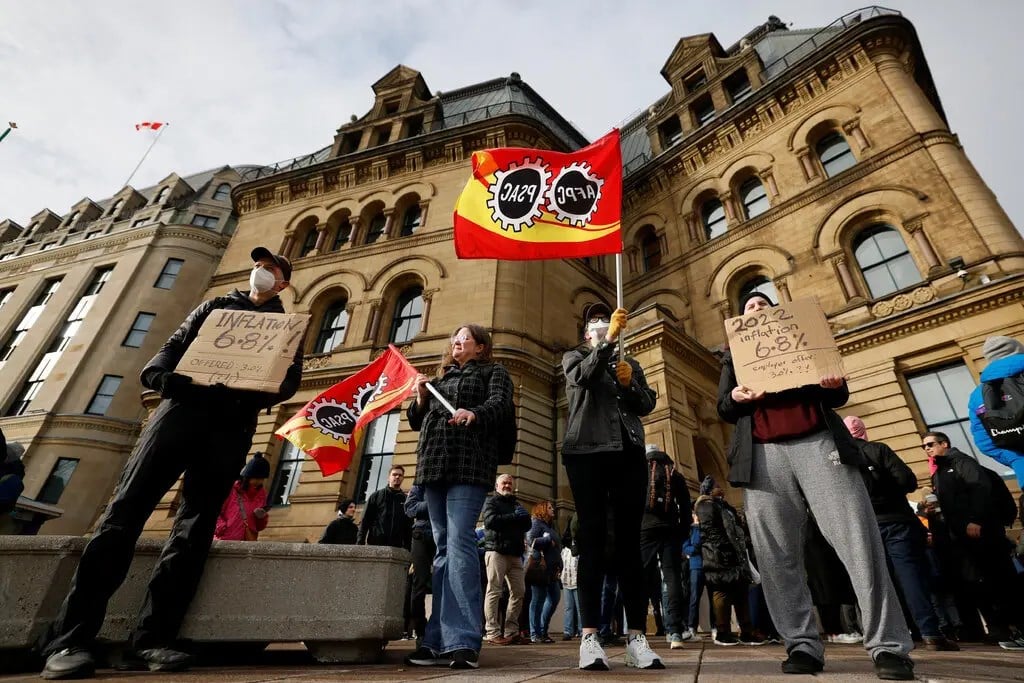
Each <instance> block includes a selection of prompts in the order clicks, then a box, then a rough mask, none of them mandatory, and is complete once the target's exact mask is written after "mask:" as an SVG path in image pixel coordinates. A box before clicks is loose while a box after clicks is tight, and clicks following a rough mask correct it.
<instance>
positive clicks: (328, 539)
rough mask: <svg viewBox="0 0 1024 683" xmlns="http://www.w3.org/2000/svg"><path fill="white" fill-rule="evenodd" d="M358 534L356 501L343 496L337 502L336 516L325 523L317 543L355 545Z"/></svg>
mask: <svg viewBox="0 0 1024 683" xmlns="http://www.w3.org/2000/svg"><path fill="white" fill-rule="evenodd" d="M358 535H359V525H357V524H356V502H355V501H354V500H352V499H351V498H345V499H343V500H342V501H341V503H339V504H338V518H337V519H335V520H334V521H333V522H331V523H330V524H328V525H327V527H326V528H325V529H324V533H323V536H321V537H320V540H319V541H318V543H335V544H338V545H355V542H356V537H357V536H358Z"/></svg>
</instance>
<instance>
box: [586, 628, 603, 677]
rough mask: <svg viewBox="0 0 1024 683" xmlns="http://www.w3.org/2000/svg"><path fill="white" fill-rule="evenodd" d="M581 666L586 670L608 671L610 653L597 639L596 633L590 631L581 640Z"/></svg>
mask: <svg viewBox="0 0 1024 683" xmlns="http://www.w3.org/2000/svg"><path fill="white" fill-rule="evenodd" d="M580 668H581V669H584V670H586V671H608V669H609V666H608V655H606V654H605V653H604V648H603V647H601V643H600V642H599V641H598V640H597V634H596V633H588V634H587V635H585V636H583V639H582V640H581V641H580Z"/></svg>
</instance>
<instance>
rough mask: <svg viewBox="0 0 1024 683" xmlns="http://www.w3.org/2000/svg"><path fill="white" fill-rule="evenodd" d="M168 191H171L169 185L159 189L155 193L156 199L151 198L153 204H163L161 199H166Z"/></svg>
mask: <svg viewBox="0 0 1024 683" xmlns="http://www.w3.org/2000/svg"><path fill="white" fill-rule="evenodd" d="M170 193H171V188H169V187H165V188H163V189H161V190H160V193H159V194H157V196H156V199H154V200H153V203H154V204H163V201H164V200H165V199H167V195H169V194H170Z"/></svg>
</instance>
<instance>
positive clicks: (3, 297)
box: [0, 287, 14, 308]
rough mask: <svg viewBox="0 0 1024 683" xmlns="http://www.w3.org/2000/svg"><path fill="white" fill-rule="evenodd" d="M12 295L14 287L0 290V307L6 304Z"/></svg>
mask: <svg viewBox="0 0 1024 683" xmlns="http://www.w3.org/2000/svg"><path fill="white" fill-rule="evenodd" d="M12 296H14V287H11V288H10V289H5V290H3V291H0V308H3V307H4V306H6V305H7V302H8V301H10V300H11V297H12Z"/></svg>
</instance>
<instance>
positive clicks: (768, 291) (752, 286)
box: [736, 275, 779, 315]
mask: <svg viewBox="0 0 1024 683" xmlns="http://www.w3.org/2000/svg"><path fill="white" fill-rule="evenodd" d="M751 292H760V293H761V294H764V295H765V296H767V297H768V298H770V299H771V300H772V301H774V302H775V303H779V292H778V290H776V289H775V283H773V282H772V281H771V280H769V279H768V278H766V277H765V276H763V275H758V276H757V277H755V278H753V279H751V280H747V282H746V284H744V285H743V286H742V287H740V295H739V298H738V299H737V300H736V301H737V303H739V302H740V301H743V297H745V296H746V295H747V294H750V293H751ZM736 314H737V315H743V311H737V312H736Z"/></svg>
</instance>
